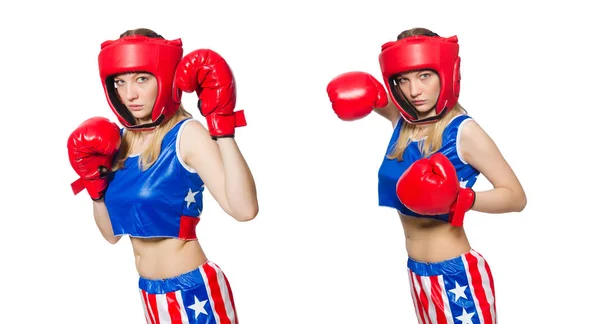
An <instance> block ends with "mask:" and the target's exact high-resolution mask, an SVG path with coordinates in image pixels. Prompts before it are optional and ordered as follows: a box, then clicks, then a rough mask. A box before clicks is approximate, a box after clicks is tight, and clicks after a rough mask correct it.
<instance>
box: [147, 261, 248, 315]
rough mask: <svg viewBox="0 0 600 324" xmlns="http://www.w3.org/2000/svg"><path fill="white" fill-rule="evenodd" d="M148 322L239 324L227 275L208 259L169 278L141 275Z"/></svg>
mask: <svg viewBox="0 0 600 324" xmlns="http://www.w3.org/2000/svg"><path fill="white" fill-rule="evenodd" d="M139 289H140V295H141V298H142V302H143V306H144V314H145V315H146V322H147V323H148V324H167V323H169V324H171V323H172V324H200V323H201V324H237V323H238V320H237V314H236V309H235V304H234V301H233V295H232V293H231V289H230V287H229V282H228V281H227V278H226V277H225V274H224V273H223V271H221V269H220V268H219V267H218V266H217V265H216V264H214V263H212V262H210V261H207V262H206V263H204V264H203V265H201V266H200V267H198V268H196V269H194V270H192V271H190V272H187V273H184V274H181V275H179V276H176V277H172V278H167V279H148V278H144V277H140V280H139Z"/></svg>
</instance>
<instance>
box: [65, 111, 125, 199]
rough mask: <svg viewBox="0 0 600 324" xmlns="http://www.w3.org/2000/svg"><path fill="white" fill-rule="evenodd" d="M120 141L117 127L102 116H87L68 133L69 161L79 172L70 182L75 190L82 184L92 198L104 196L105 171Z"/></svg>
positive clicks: (110, 166)
mask: <svg viewBox="0 0 600 324" xmlns="http://www.w3.org/2000/svg"><path fill="white" fill-rule="evenodd" d="M120 145H121V134H120V131H119V127H118V126H117V124H115V123H113V122H111V121H109V120H108V119H106V118H104V117H92V118H90V119H87V120H86V121H84V122H83V123H81V125H79V126H78V127H77V129H75V131H73V133H71V135H70V136H69V140H68V142H67V149H68V151H69V161H70V162H71V166H72V167H73V169H74V170H75V172H76V173H77V174H78V175H79V176H80V178H79V179H77V180H76V181H75V182H73V183H72V184H71V188H72V189H73V193H74V194H78V193H79V192H80V191H82V190H83V189H84V188H85V189H87V192H88V193H89V194H90V197H91V198H92V199H93V200H100V199H102V197H104V192H105V191H106V188H107V187H108V178H107V175H108V173H109V172H110V171H111V169H112V163H113V158H114V156H115V154H116V153H117V151H118V149H119V146H120Z"/></svg>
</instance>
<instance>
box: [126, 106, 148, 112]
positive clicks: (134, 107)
mask: <svg viewBox="0 0 600 324" xmlns="http://www.w3.org/2000/svg"><path fill="white" fill-rule="evenodd" d="M127 107H129V109H131V110H133V111H140V110H142V109H144V105H128V106H127Z"/></svg>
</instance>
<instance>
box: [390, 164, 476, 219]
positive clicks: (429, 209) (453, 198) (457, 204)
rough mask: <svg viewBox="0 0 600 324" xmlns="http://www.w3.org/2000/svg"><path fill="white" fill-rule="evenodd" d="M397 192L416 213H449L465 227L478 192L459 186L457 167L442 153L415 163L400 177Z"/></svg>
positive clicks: (404, 202) (399, 197)
mask: <svg viewBox="0 0 600 324" xmlns="http://www.w3.org/2000/svg"><path fill="white" fill-rule="evenodd" d="M396 194H397V195H398V199H399V200H400V201H401V202H402V203H403V204H404V205H405V206H406V207H407V208H408V209H410V210H412V211H413V212H415V213H418V214H421V215H441V214H449V215H450V218H449V222H450V224H452V225H454V226H462V224H463V219H464V216H465V213H466V212H467V211H468V210H469V209H471V208H472V207H473V204H474V203H475V192H474V191H473V189H471V188H461V187H460V184H459V182H458V176H457V175H456V170H455V169H454V166H453V165H452V163H451V162H450V160H448V158H447V157H446V156H445V155H443V154H442V153H435V154H433V155H432V156H431V157H429V158H424V159H420V160H417V161H416V162H414V163H413V164H412V165H411V166H410V167H409V168H408V169H407V170H406V171H405V172H404V173H403V174H402V176H401V177H400V179H399V180H398V183H397V184H396Z"/></svg>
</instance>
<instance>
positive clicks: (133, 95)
mask: <svg viewBox="0 0 600 324" xmlns="http://www.w3.org/2000/svg"><path fill="white" fill-rule="evenodd" d="M125 97H126V98H127V100H128V101H133V100H135V99H137V98H138V97H139V94H138V91H137V87H136V86H135V84H129V85H127V89H126V92H125Z"/></svg>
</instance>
